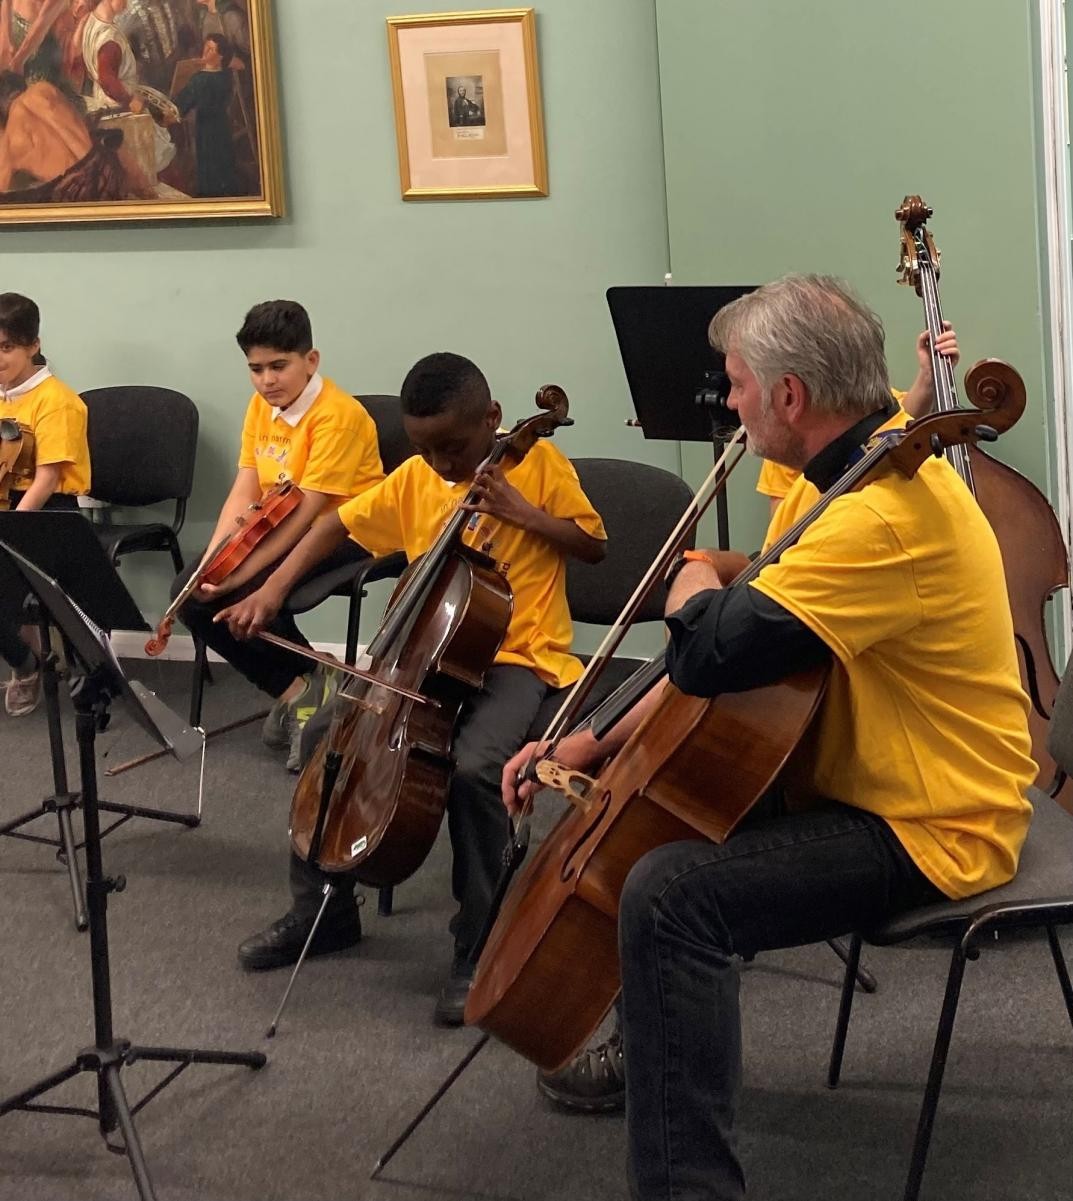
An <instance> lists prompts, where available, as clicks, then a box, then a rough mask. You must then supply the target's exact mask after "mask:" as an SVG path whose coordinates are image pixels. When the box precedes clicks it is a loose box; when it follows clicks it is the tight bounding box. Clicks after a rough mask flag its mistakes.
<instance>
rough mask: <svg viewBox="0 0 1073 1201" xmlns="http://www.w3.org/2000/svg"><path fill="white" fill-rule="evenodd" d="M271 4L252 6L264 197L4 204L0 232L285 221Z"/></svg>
mask: <svg viewBox="0 0 1073 1201" xmlns="http://www.w3.org/2000/svg"><path fill="white" fill-rule="evenodd" d="M271 3H272V0H249V17H250V49H251V56H252V59H253V67H252V70H253V78H254V96H255V101H256V109H257V152H258V158H259V161H260V164H261V195H260V196H252V197H249V196H246V197H235V198H234V199H230V198H227V199H222V200H198V199H197V198H191V199H190V200H161V201H151V200H107V201H99V202H93V203H90V204H0V226H4V225H40V224H52V223H55V222H86V221H109V222H111V221H169V220H176V219H186V218H190V217H282V216H283V214H284V192H283V155H282V151H281V148H280V134H279V104H278V85H277V76H276V54H275V39H274V38H273V36H272V13H271Z"/></svg>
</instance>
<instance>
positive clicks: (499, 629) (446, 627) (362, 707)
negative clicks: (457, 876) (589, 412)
mask: <svg viewBox="0 0 1073 1201" xmlns="http://www.w3.org/2000/svg"><path fill="white" fill-rule="evenodd" d="M536 403H537V406H538V408H540V409H541V410H542V411H541V412H540V413H538V414H537V415H536V416H534V417H529V418H526V419H525V420H523V421H520V422H518V423H517V425H515V426H514V428H513V429H512V430H511V431H510V432H509V433H507V434H503V435H501V436H499V437H497V439H496V442H495V445H494V447H493V449H492V451H491V453H490V454H489V456H488V458H487V459H486V460H485V462H484V463H483V464H482V466H481V467H480V468H479V469H478V473H479V472H480V471H482V470H486V469H487V468H489V467H492V466H495V465H496V464H501V463H512V462H513V463H518V462H520V461H521V460H522V459H523V458H524V457H525V455H526V454H527V453H528V451H529V450H530V449H531V447H532V446H533V445H534V444H535V443H536V441H537V439H539V438H544V437H549V436H550V435H551V434H553V433H554V432H555V430H556V429H558V428H559V427H560V426H563V425H570V424H572V422H571V420H570V418H569V417H568V416H567V413H568V409H569V403H568V401H567V397H566V393H565V392H563V390H562V389H561V388H558V387H556V386H555V385H554V384H548V385H545V386H544V387H543V388H541V389H540V391H539V392H538V393H537V396H536ZM478 499H479V496H478V494H477V493H476V492H475V491H472V490H471V491H469V492H468V493H467V494H466V496H465V499H464V500H463V502H462V506H465V505H472V504H475V503H476V502H477V501H478ZM478 518H479V514H475V513H472V512H470V511H468V510H467V509H466V508H465V507H459V508H458V510H457V511H456V512H455V513H454V514H453V515H452V516H451V517H450V518H449V519H448V520H447V522H446V523H445V525H444V527H443V529H442V530H441V532H440V533H439V535H438V536H437V538H436V540H435V541H434V542H433V544H432V546H431V547H430V548H429V549H428V550H427V551H426V552H425V554H423V555H422V556H421V557H420V558H419V559H416V560H415V561H414V562H413V563H411V564H410V566H409V567H408V568H407V569H406V571H405V572H404V573H403V576H402V578H401V579H400V580H399V583H398V586H397V588H396V590H395V593H394V595H393V597H392V600H391V602H390V604H389V608H388V610H387V614H386V616H385V618H384V621H383V624H382V625H381V627H380V629H379V631H378V632H377V634H376V635H375V637H374V638H373V639H372V641H371V642H370V644H369V647H368V649H367V651H366V654H365V657H364V659H363V661H362V668H363V676H364V678H362V679H360V680H356V681H354V682H352V683H349V684H348V685H347V686H346V687H345V688H344V689H342V690H341V691H340V693H339V700H338V702H337V711H336V716H335V717H334V718H333V720H332V724H331V727H330V728H329V731H328V733H327V734H326V735H325V736H324V738H322V739H321V741H320V742H319V743H318V745H317V748H316V750H315V751H314V753H313V755H312V757H311V758H310V760H309V762H308V763H307V764H306V766H305V768H304V769H303V771H302V774H301V776H300V777H299V779H298V784H297V787H296V788H295V792H294V799H293V801H292V803H291V827H290V834H291V845H292V847H293V848H294V851H295V853H296V854H297V855H298V856H299V857H300V858H302V859H304V860H308V861H310V862H315V863H316V864H317V866H318V867H320V869H321V870H322V871H325V872H329V873H339V872H353V873H354V875H355V877H356V878H357V879H358V880H359V881H360V882H361V883H363V884H367V885H373V886H376V887H381V888H382V887H387V886H390V885H395V884H399V883H401V882H402V881H403V880H405V879H406V878H407V877H408V876H410V875H411V874H412V873H413V872H415V871H416V870H417V869H418V867H420V865H421V864H422V862H423V861H424V859H425V857H426V856H427V855H428V853H429V851H430V850H431V849H432V844H433V842H434V841H435V839H436V834H437V832H438V831H439V828H440V823H441V821H442V818H443V813H444V809H445V807H446V803H447V792H448V788H449V786H450V781H451V772H452V768H453V761H452V757H451V745H452V740H453V737H454V729H455V725H456V723H457V719H458V715H459V713H460V711H461V709H462V706H463V704H464V703H465V701H466V699H467V698H468V697H469V696H470V695H472V694H473V693H474V692H475V691H477V690H479V689H480V687H481V684H482V682H483V679H484V674H485V672H486V671H487V670H488V669H489V668H490V667H491V665H492V663H493V662H494V660H495V656H496V653H497V652H498V650H499V647H500V644H501V643H502V641H503V638H504V636H505V635H506V632H507V627H508V625H509V623H510V619H511V615H512V613H513V609H514V598H513V594H512V592H511V588H510V584H509V583H508V582H507V578H506V576H505V575H504V574H503V573H502V572H501V571H500V570H499V568H498V564H497V563H496V562H495V560H494V559H492V558H490V557H489V555H488V554H486V553H485V552H484V551H483V550H482V549H481V548H475V547H471V546H469V545H467V544H466V543H465V542H464V541H463V536H464V534H465V533H466V531H467V529H470V528H476V526H477V524H478V520H477V519H478Z"/></svg>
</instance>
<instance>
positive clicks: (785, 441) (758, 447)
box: [746, 397, 805, 471]
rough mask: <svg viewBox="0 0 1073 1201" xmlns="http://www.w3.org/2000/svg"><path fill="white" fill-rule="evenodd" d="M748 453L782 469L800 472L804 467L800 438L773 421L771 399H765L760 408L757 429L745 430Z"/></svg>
mask: <svg viewBox="0 0 1073 1201" xmlns="http://www.w3.org/2000/svg"><path fill="white" fill-rule="evenodd" d="M746 433H747V438H748V443H747V444H748V447H749V451H750V452H751V453H752V454H754V455H756V456H757V457H758V458H761V459H767V460H769V461H770V462H772V463H778V464H780V465H781V466H783V467H790V468H792V469H793V470H795V471H800V470H801V468H802V467H803V466H804V465H805V448H804V443H803V442H802V440H801V438H800V437H799V436H798V435H797V434H795V433H794V432H793V430H791V429H789V428H788V427H787V426H785V425H780V424H779V423H778V421H776V419H775V415H774V413H773V411H772V408H771V398H770V397H766V398H765V399H764V401H763V403H762V405H761V408H760V420H759V422H758V424H757V428H755V429H751V430H747V431H746Z"/></svg>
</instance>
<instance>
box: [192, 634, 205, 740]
mask: <svg viewBox="0 0 1073 1201" xmlns="http://www.w3.org/2000/svg"><path fill="white" fill-rule="evenodd" d="M208 655H209V648H208V647H207V646H206V645H205V643H204V642H202V641H201V639H200V638H195V639H194V674H193V679H192V680H191V681H190V725H191V726H193V727H195V728H196V727H198V726H200V725H201V704H202V701H203V699H204V696H205V676H206V675H207V674H208V666H209V665H208Z"/></svg>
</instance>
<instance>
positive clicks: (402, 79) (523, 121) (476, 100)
mask: <svg viewBox="0 0 1073 1201" xmlns="http://www.w3.org/2000/svg"><path fill="white" fill-rule="evenodd" d="M388 50H389V54H390V57H391V76H392V84H393V90H394V98H395V127H396V134H397V140H398V149H399V175H400V181H401V185H402V196H403V199H404V200H420V199H436V198H442V199H494V198H496V197H503V196H546V195H547V194H548V179H547V163H546V159H545V152H544V123H543V116H542V113H541V103H540V79H539V74H538V70H537V55H536V17H535V14H534V11H533V9H531V8H518V9H489V10H486V11H481V12H463V13H437V14H435V15H425V16H415V17H390V18H389V19H388Z"/></svg>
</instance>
